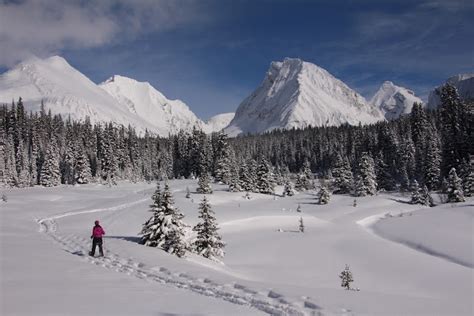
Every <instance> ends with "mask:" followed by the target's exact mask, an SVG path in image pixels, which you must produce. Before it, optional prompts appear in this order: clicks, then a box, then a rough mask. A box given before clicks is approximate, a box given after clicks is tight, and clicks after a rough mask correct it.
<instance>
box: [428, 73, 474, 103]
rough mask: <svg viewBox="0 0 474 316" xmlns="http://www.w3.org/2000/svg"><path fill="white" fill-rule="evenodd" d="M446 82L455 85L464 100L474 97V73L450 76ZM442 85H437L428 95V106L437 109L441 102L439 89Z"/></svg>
mask: <svg viewBox="0 0 474 316" xmlns="http://www.w3.org/2000/svg"><path fill="white" fill-rule="evenodd" d="M446 83H449V84H451V85H453V86H455V87H456V88H457V89H458V93H459V96H460V97H461V98H462V99H464V100H472V99H474V73H472V74H459V75H456V76H453V77H450V78H448V80H446ZM440 88H441V86H438V87H436V88H435V89H433V90H432V91H431V92H430V95H429V97H428V107H429V108H430V109H436V108H437V107H438V106H439V105H440V104H441V100H440V98H439V95H438V91H439V89H440Z"/></svg>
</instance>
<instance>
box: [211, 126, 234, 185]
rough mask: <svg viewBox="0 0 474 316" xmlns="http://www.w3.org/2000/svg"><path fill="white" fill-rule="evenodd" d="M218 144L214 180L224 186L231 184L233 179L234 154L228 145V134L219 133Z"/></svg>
mask: <svg viewBox="0 0 474 316" xmlns="http://www.w3.org/2000/svg"><path fill="white" fill-rule="evenodd" d="M216 143H217V144H216V147H217V148H216V152H215V159H216V163H215V169H214V174H215V179H214V180H215V181H216V182H220V183H223V184H230V180H231V177H232V157H231V156H232V153H231V148H230V147H229V144H228V143H227V136H226V134H225V133H223V132H220V133H218V135H217V141H216Z"/></svg>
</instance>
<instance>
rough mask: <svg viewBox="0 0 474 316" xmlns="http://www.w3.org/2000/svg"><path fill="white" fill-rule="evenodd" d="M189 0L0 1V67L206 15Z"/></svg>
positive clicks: (177, 24) (172, 26)
mask: <svg viewBox="0 0 474 316" xmlns="http://www.w3.org/2000/svg"><path fill="white" fill-rule="evenodd" d="M198 9H199V7H198V6H197V5H196V2H194V1H185V2H183V1H178V0H175V1H172V0H170V1H163V0H157V1H153V0H133V1H126V0H92V1H82V0H76V1H73V0H24V1H20V2H18V1H16V2H11V1H5V0H4V1H0V47H1V50H0V65H6V66H11V65H12V64H14V63H16V62H18V61H21V60H22V59H24V58H26V57H28V56H29V55H38V56H43V55H50V54H53V53H56V52H57V51H60V50H61V49H64V48H68V49H71V48H72V49H74V48H87V47H97V46H101V45H105V44H108V43H110V42H114V41H120V40H123V39H124V38H129V37H133V36H136V35H137V34H139V33H142V32H154V31H161V30H167V29H170V28H174V27H176V26H179V25H182V24H185V23H188V22H190V21H199V20H200V19H201V20H202V19H203V18H205V15H203V14H202V12H201V11H200V10H198Z"/></svg>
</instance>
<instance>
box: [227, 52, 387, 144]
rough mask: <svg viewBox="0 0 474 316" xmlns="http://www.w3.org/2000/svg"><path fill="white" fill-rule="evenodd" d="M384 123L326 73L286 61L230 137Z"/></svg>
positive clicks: (242, 109) (244, 107)
mask: <svg viewBox="0 0 474 316" xmlns="http://www.w3.org/2000/svg"><path fill="white" fill-rule="evenodd" d="M383 119H384V117H383V115H382V113H381V112H380V110H378V109H377V108H376V107H374V106H372V105H370V104H368V103H367V101H366V100H365V99H364V98H363V97H362V96H361V95H359V94H358V93H357V92H355V91H354V90H352V89H351V88H349V87H348V86H347V85H346V84H344V83H343V82H342V81H340V80H339V79H337V78H335V77H334V76H332V75H331V74H330V73H328V72H327V71H326V70H324V69H322V68H320V67H318V66H316V65H314V64H312V63H308V62H304V61H302V60H301V59H293V58H286V59H285V60H284V61H283V62H272V63H271V65H270V69H269V70H268V72H267V74H266V76H265V79H264V80H263V82H262V83H261V85H260V86H259V87H258V88H257V89H256V90H255V91H254V92H253V93H252V94H251V95H250V96H249V97H247V98H246V99H245V100H244V101H243V102H242V103H241V104H240V105H239V107H238V109H237V112H236V114H235V118H234V119H233V120H232V122H231V123H230V125H229V126H228V127H227V128H226V129H225V131H226V133H227V134H229V135H231V136H235V135H238V134H242V133H261V132H265V131H271V130H273V129H291V128H293V127H295V128H303V127H307V126H326V125H341V124H344V123H349V124H359V122H360V123H363V124H365V123H374V122H377V121H379V120H383Z"/></svg>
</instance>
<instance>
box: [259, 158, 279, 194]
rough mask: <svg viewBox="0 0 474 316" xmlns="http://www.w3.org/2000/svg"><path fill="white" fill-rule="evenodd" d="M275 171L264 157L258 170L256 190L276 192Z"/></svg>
mask: <svg viewBox="0 0 474 316" xmlns="http://www.w3.org/2000/svg"><path fill="white" fill-rule="evenodd" d="M274 187H275V184H274V179H273V172H272V170H271V167H270V165H269V163H268V162H267V160H266V159H265V158H262V159H261V161H260V164H259V166H258V170H257V183H256V190H257V192H259V193H263V194H272V193H273V192H274Z"/></svg>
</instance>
